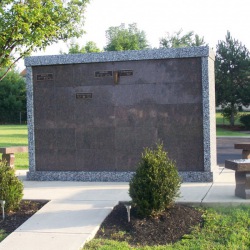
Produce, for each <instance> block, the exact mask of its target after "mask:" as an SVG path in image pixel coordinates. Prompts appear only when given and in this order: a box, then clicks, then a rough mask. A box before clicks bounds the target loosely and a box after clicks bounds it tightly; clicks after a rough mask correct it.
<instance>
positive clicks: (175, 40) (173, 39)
mask: <svg viewBox="0 0 250 250" xmlns="http://www.w3.org/2000/svg"><path fill="white" fill-rule="evenodd" d="M202 45H206V43H205V41H204V37H200V36H199V35H197V34H194V32H193V31H189V32H187V33H186V34H182V29H181V30H179V31H177V32H174V33H173V34H170V33H167V37H163V38H161V39H160V47H164V48H182V47H194V46H202Z"/></svg>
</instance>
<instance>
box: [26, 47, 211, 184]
mask: <svg viewBox="0 0 250 250" xmlns="http://www.w3.org/2000/svg"><path fill="white" fill-rule="evenodd" d="M25 65H26V67H27V99H28V103H27V108H28V135H29V171H28V173H27V177H28V179H29V180H65V181H67V180H68V181H72V180H76V181H129V180H130V178H131V177H132V176H133V174H134V172H135V170H136V166H137V163H138V161H139V160H140V157H141V153H142V152H143V148H145V147H153V146H154V145H155V143H156V142H158V141H162V142H163V143H164V146H165V149H166V151H167V152H168V155H169V157H170V158H171V159H173V160H175V161H176V165H177V168H178V171H179V174H180V175H181V177H182V178H183V181H199V182H200V181H202V182H208V181H209V182H210V181H213V175H214V172H215V170H216V136H215V132H216V129H215V93H214V92H215V91H214V54H213V52H212V51H211V50H210V49H209V48H208V47H191V48H180V49H154V50H141V51H126V52H104V53H91V54H77V55H55V56H36V57H28V58H26V59H25Z"/></svg>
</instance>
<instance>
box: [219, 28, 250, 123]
mask: <svg viewBox="0 0 250 250" xmlns="http://www.w3.org/2000/svg"><path fill="white" fill-rule="evenodd" d="M215 83H216V84H215V87H216V102H217V105H222V108H223V112H224V115H225V116H226V117H228V118H229V120H230V124H231V125H234V120H235V115H236V114H237V112H238V111H239V108H240V107H241V106H242V105H245V106H248V105H249V104H250V58H249V51H248V49H247V48H246V47H245V46H244V45H242V43H241V42H239V41H238V40H236V39H234V38H232V36H231V34H230V32H229V31H228V32H227V35H226V39H225V41H219V42H218V44H217V46H216V59H215Z"/></svg>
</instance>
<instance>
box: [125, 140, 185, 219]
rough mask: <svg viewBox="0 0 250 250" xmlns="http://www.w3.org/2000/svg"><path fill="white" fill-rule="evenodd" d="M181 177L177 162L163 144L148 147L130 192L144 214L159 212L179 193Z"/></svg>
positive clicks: (154, 214) (132, 181)
mask: <svg viewBox="0 0 250 250" xmlns="http://www.w3.org/2000/svg"><path fill="white" fill-rule="evenodd" d="M180 185H181V180H180V177H179V175H178V171H177V169H176V165H175V162H174V161H172V160H170V159H169V158H168V155H167V152H165V151H164V150H163V144H159V143H158V144H157V145H156V149H155V150H154V149H149V148H146V149H145V150H144V153H143V154H142V158H141V161H140V162H139V166H138V168H137V170H136V173H135V175H134V176H133V178H132V179H131V181H130V183H129V195H130V197H131V198H132V203H133V205H135V207H136V210H137V214H138V216H140V217H147V216H157V215H158V214H160V213H161V212H163V211H164V210H165V209H166V208H168V207H170V206H171V205H173V203H174V199H175V198H176V197H178V196H179V189H180Z"/></svg>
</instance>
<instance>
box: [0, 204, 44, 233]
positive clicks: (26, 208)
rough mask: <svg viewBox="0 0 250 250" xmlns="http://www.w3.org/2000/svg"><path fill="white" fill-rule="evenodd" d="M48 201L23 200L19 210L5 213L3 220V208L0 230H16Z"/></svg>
mask: <svg viewBox="0 0 250 250" xmlns="http://www.w3.org/2000/svg"><path fill="white" fill-rule="evenodd" d="M47 202H48V201H31V200H22V201H21V203H20V208H19V209H18V210H17V211H10V212H8V213H6V214H5V219H4V220H2V210H1V212H0V230H1V229H3V230H4V231H5V232H6V233H7V234H9V233H12V232H13V231H15V230H16V229H17V228H18V227H19V226H21V225H22V224H23V223H24V222H25V221H26V220H28V219H29V218H30V217H31V216H32V215H33V214H35V213H36V212H37V211H38V210H39V209H41V208H42V207H43V206H44V205H45V204H46V203H47Z"/></svg>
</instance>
